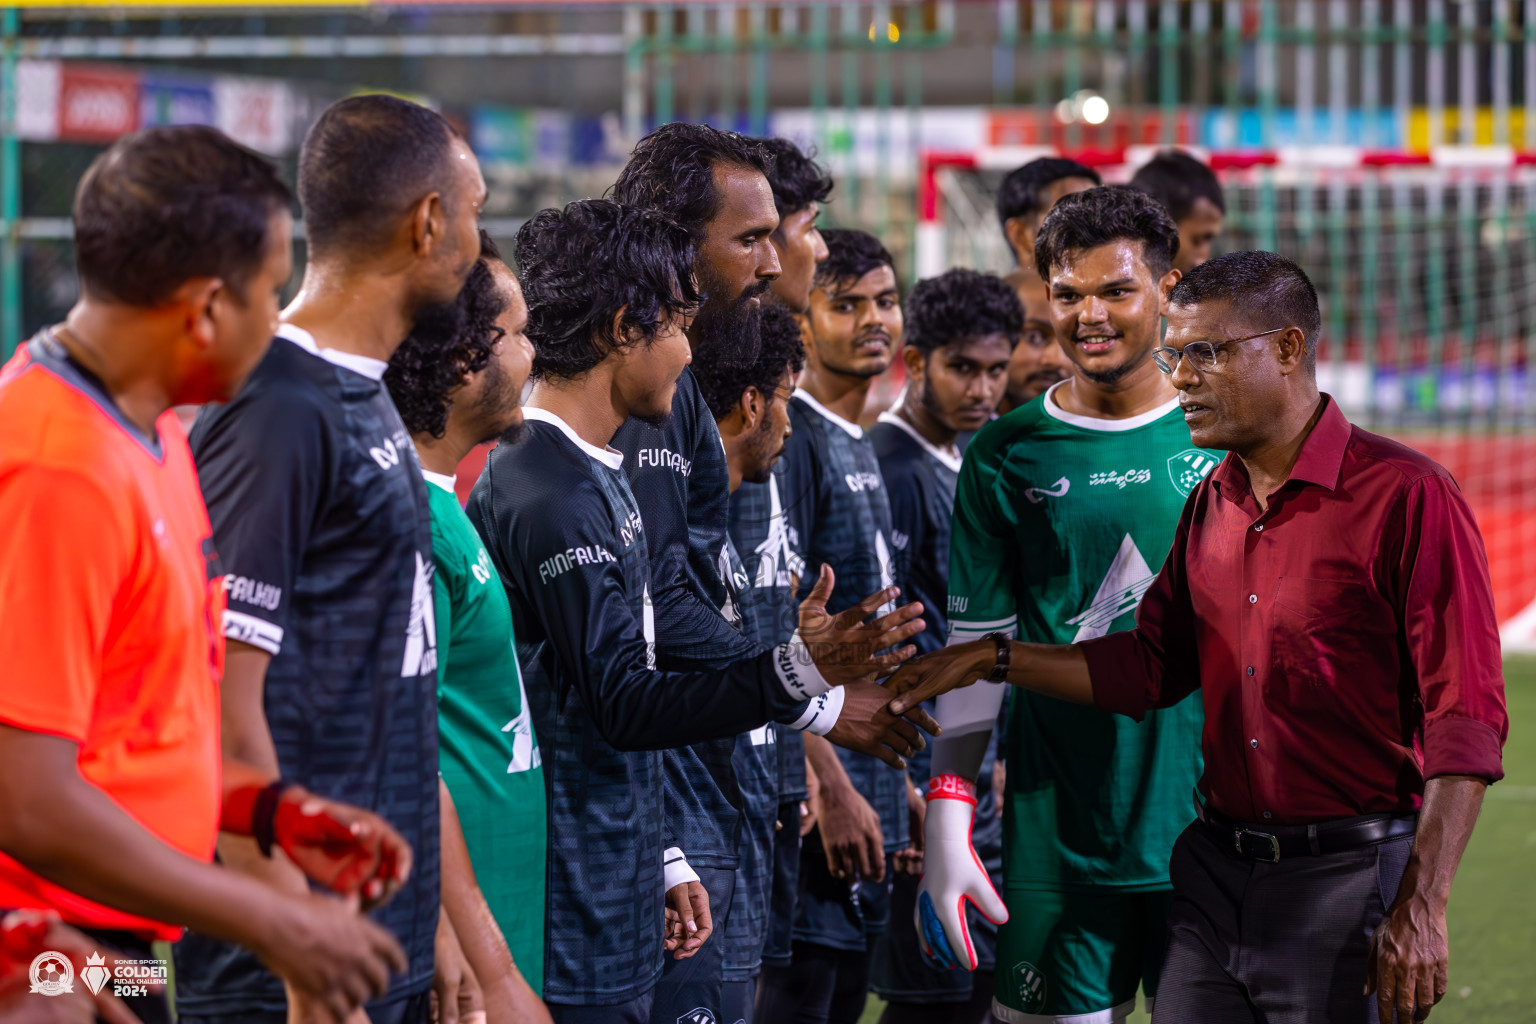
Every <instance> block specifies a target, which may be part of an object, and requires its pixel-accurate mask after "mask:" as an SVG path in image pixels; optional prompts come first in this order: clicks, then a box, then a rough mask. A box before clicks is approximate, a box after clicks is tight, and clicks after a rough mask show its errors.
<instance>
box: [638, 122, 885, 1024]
mask: <svg viewBox="0 0 1536 1024" xmlns="http://www.w3.org/2000/svg"><path fill="white" fill-rule="evenodd" d="M772 167H773V162H772V157H771V156H770V155H769V154H768V152H767V151H766V150H765V149H763V147H762V146H761V145H760V144H759V143H758V142H757V141H756V140H753V139H749V138H747V137H745V136H742V135H738V134H736V133H734V132H725V131H720V130H718V129H715V128H711V127H709V126H707V125H693V124H683V123H673V124H667V125H663V126H661V127H660V128H658V129H656V130H655V131H654V132H652V133H651V134H650V135H648V136H646V137H645V138H644V139H642V140H641V141H640V143H639V144H638V145H637V146H636V147H635V151H634V153H633V155H632V156H631V158H630V161H629V163H628V164H626V165H625V167H624V170H623V171H622V172H621V173H620V175H619V178H618V181H616V182H615V183H614V186H613V188H612V189H611V194H612V196H613V198H614V199H615V200H617V201H619V202H621V203H625V204H628V205H631V206H634V207H636V208H639V209H650V210H656V211H658V212H661V213H663V214H665V215H666V216H668V217H670V218H671V219H673V220H674V221H675V222H676V223H678V224H680V225H682V226H683V227H684V228H685V229H687V230H688V232H689V233H690V234H691V235H692V236H693V238H694V240H695V242H696V245H697V255H696V258H695V264H694V271H695V275H696V278H697V281H698V284H699V288H700V291H701V301H700V304H699V308H698V311H697V313H696V315H695V316H694V318H693V321H692V323H691V324H690V326H689V327H688V340H689V343H690V345H691V347H692V349H693V353H694V355H695V357H696V358H697V360H698V361H699V362H701V363H702V362H704V361H707V360H708V361H718V362H719V363H720V364H722V365H727V366H745V365H748V364H750V363H751V362H752V361H753V360H754V359H756V357H757V348H758V329H759V328H758V315H759V307H760V304H761V297H762V296H763V295H764V294H765V293H766V292H767V291H768V290H769V288H770V287H771V286H772V285H773V282H774V280H775V279H776V278H777V277H778V276H779V274H780V264H779V260H778V255H777V251H776V250H775V248H774V246H773V244H772V241H771V236H772V234H773V233H774V231H775V230H776V229H777V228H778V227H779V215H778V211H777V208H776V206H775V203H774V197H773V192H772V190H771V187H770V185H769V181H768V177H767V175H768V173H769V172H770V171H771V170H772ZM613 444H614V447H615V448H617V449H619V450H620V451H622V452H623V453H624V454H625V455H626V460H625V470H626V472H627V473H628V474H629V479H630V484H631V486H632V487H633V489H634V496H635V500H636V502H637V503H638V504H639V508H640V512H641V515H642V516H643V517H644V520H645V524H646V531H647V543H648V546H649V555H650V559H651V563H652V579H653V581H654V589H653V591H652V600H653V606H654V614H655V618H656V636H657V644H658V648H657V657H658V659H659V660H660V661H661V663H663V664H670V665H674V666H677V667H679V668H698V667H704V666H717V667H718V666H725V665H730V664H733V663H735V662H738V661H740V660H741V659H743V658H745V657H749V656H751V655H753V654H755V653H756V652H757V651H759V650H760V649H761V645H760V644H759V643H757V642H756V641H755V639H754V638H752V637H749V636H746V635H744V634H742V633H741V632H740V631H738V630H737V629H736V628H735V627H734V626H732V625H731V624H730V623H728V622H727V621H726V620H725V618H724V616H723V615H722V610H723V609H724V608H725V607H726V600H727V589H726V586H725V582H724V581H723V580H722V579H721V576H722V573H721V568H720V567H721V564H722V561H721V559H722V555H723V552H724V550H725V546H726V541H727V533H728V527H729V502H730V488H729V471H728V469H727V466H726V460H725V455H724V452H723V451H722V450H721V446H720V436H719V431H718V429H717V428H716V426H715V423H714V418H713V417H712V416H711V415H710V413H709V410H708V408H707V407H706V406H705V404H704V402H703V401H702V399H701V398H700V397H699V393H698V385H697V382H696V381H695V379H694V375H693V373H692V371H691V370H685V371H684V372H683V374H682V376H681V377H680V378H679V380H678V382H677V387H676V389H675V394H674V398H673V403H672V408H671V410H670V413H668V412H667V411H665V410H664V411H663V412H662V413H661V414H660V415H659V417H658V418H655V419H652V420H647V419H644V418H641V417H636V418H635V419H633V420H632V421H631V422H629V423H626V424H625V425H624V426H623V427H622V428H621V429H620V430H619V431H618V433H617V434H616V435H615V436H614V440H613ZM808 582H809V581H808ZM873 589H879V588H878V587H871V590H873ZM868 593H869V591H865V594H868ZM786 639H787V638H786ZM838 696H839V697H840V698H841V699H842V700H843V702H844V703H843V705H842V706H841V707H832V706H828V707H826V708H821V709H811V708H810V707H806V708H804V709H801V710H800V711H799V712H798V713H797V714H796V715H792V716H788V717H787V719H786V721H788V722H791V723H792V724H793V725H794V726H795V727H797V728H802V729H810V730H813V731H815V732H825V733H826V734H827V735H828V737H829V738H830V739H831V740H832V741H833V742H836V743H839V744H845V745H849V746H851V747H852V748H853V749H857V750H860V751H863V752H864V753H866V754H872V755H875V756H881V757H887V758H890V759H892V760H893V762H894V761H896V760H899V758H898V757H897V755H896V754H894V753H892V751H891V749H890V747H889V746H888V745H887V744H886V742H884V739H883V738H882V737H886V724H885V721H886V720H885V718H884V717H883V711H882V709H883V708H884V705H885V694H884V691H881V690H879V689H878V688H876V687H872V686H871V687H860V686H855V687H849V688H846V689H845V690H842V691H839V694H838ZM887 738H889V737H887ZM895 742H897V743H898V744H899V745H900V746H901V747H902V749H905V747H906V746H907V742H906V741H905V740H903V739H897V740H895ZM734 748H735V743H734V741H728V740H721V741H717V742H713V743H700V744H696V745H694V746H692V747H689V748H688V749H680V750H675V751H670V752H668V753H667V755H666V759H665V763H666V772H665V778H666V785H667V790H668V801H667V828H668V832H669V835H670V838H671V840H672V841H671V842H670V843H669V844H668V849H673V850H676V851H677V855H676V856H675V857H674V858H673V863H674V865H677V866H678V867H677V870H679V871H682V870H684V869H686V871H687V873H688V874H690V875H692V874H695V873H697V874H698V875H700V876H702V878H701V879H699V880H695V881H693V882H692V892H693V899H694V900H695V901H697V902H698V903H699V904H700V906H701V909H703V910H705V911H706V913H707V915H708V916H707V917H706V918H703V919H701V921H700V924H701V930H700V931H699V932H698V933H697V934H696V935H695V936H693V937H692V938H691V939H690V940H689V941H688V942H687V943H685V945H684V947H683V948H682V949H679V950H678V951H677V956H675V957H673V958H671V959H669V960H668V961H667V966H666V976H665V977H664V978H663V979H662V984H661V987H660V989H659V990H658V993H657V997H656V1011H655V1012H656V1020H657V1021H658V1024H674V1022H675V1020H676V1019H677V1017H679V1016H681V1015H683V1014H685V1013H687V1012H689V1011H692V1010H695V1009H700V1008H702V1009H705V1010H710V1011H713V1010H714V1009H715V1007H717V1006H718V1005H719V998H720V991H721V984H722V980H721V979H722V972H723V965H722V960H721V957H722V955H723V944H721V943H715V944H713V945H708V944H705V943H704V940H705V938H707V937H708V934H709V931H710V928H711V926H712V925H717V924H722V923H724V922H725V921H726V920H728V917H729V908H730V902H731V901H730V891H731V888H732V886H733V885H734V883H735V869H736V865H737V861H738V859H739V852H738V849H737V845H738V844H737V838H736V836H737V832H738V830H739V827H740V813H739V811H738V809H737V807H738V804H739V803H740V797H739V793H738V787H737V784H736V780H735V778H734V773H733V771H732V768H731V761H732V758H733V756H734ZM679 877H681V875H680V876H679Z"/></svg>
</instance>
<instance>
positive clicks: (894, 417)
mask: <svg viewBox="0 0 1536 1024" xmlns="http://www.w3.org/2000/svg"><path fill="white" fill-rule="evenodd" d="M880 422H881V423H889V424H890V425H891V426H893V427H900V428H901V429H902V430H905V431H906V432H907V433H908V434H911V435H912V440H914V441H916V442H917V443H918V444H920V445H922V446H923V450H924V451H926V452H927V453H928V454H929V455H932V456H933V457H934V458H936V459H938V460H939V462H940V463H941V464H942V465H945V466H948V467H949V468H950V470H951V471H952V472H955V473H958V472H960V452H959V451H958V450H957V449H956V448H954V447H953V446H951V447H950V448H949V450H948V451H945V450H944V449H943V448H940V447H939V446H938V445H936V444H934V443H933V442H932V441H930V440H928V439H927V438H926V437H924V436H923V435H922V434H919V433H918V432H917V428H916V427H914V426H913V425H912V424H910V423H908V422H907V421H906V420H905V419H903V418H902V417H901V415H900V414H899V413H894V412H891V411H890V410H889V409H887V410H886V411H885V412H883V413H881V414H880Z"/></svg>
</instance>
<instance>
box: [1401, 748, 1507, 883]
mask: <svg viewBox="0 0 1536 1024" xmlns="http://www.w3.org/2000/svg"><path fill="white" fill-rule="evenodd" d="M1487 788H1488V783H1487V782H1486V781H1485V780H1483V779H1479V778H1474V777H1472V776H1470V775H1444V776H1440V777H1438V778H1433V779H1430V780H1429V781H1428V782H1426V783H1425V784H1424V804H1423V806H1422V807H1420V809H1419V827H1418V831H1417V833H1416V834H1415V835H1414V838H1413V850H1412V852H1411V853H1409V855H1408V866H1407V868H1406V869H1405V870H1404V871H1403V879H1402V882H1401V883H1400V884H1399V885H1398V890H1397V900H1396V901H1394V902H1401V901H1402V900H1405V899H1409V898H1412V897H1414V896H1417V897H1419V898H1421V899H1424V900H1425V901H1427V902H1428V903H1429V904H1430V905H1431V906H1432V907H1434V908H1435V909H1437V910H1444V908H1445V905H1446V902H1447V901H1448V900H1449V899H1450V895H1451V880H1452V879H1453V878H1454V877H1455V875H1456V868H1457V866H1458V865H1459V864H1460V863H1461V855H1462V854H1463V853H1464V852H1465V851H1466V849H1467V840H1468V839H1470V838H1471V837H1472V826H1474V825H1475V824H1477V814H1478V811H1479V810H1481V808H1482V806H1483V793H1484V791H1485V790H1487Z"/></svg>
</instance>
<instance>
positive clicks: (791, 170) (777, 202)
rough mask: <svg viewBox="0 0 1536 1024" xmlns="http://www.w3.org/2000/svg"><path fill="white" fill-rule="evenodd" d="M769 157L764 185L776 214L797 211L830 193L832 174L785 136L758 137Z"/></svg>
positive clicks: (822, 200) (784, 215)
mask: <svg viewBox="0 0 1536 1024" xmlns="http://www.w3.org/2000/svg"><path fill="white" fill-rule="evenodd" d="M758 141H759V142H761V143H762V144H763V148H764V149H766V150H767V151H768V154H769V155H770V156H772V157H773V170H772V171H771V172H770V173H769V175H768V185H769V187H771V188H772V189H773V205H774V208H775V209H777V210H778V211H779V216H780V217H781V218H782V217H788V216H789V215H790V214H792V213H799V212H800V211H801V210H803V209H805V208H806V207H807V206H810V205H811V204H812V203H824V202H826V201H827V199H828V197H830V196H831V195H832V175H830V174H828V173H827V169H826V168H825V167H822V166H821V165H820V164H818V163H817V162H816V161H815V160H814V159H813V154H811V153H806V152H805V151H804V150H802V149H801V148H800V147H799V146H797V145H795V144H794V143H793V142H790V141H789V140H788V139H781V138H778V137H774V138H769V139H759V140H758Z"/></svg>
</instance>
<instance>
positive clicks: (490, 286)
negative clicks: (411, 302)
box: [384, 230, 507, 437]
mask: <svg viewBox="0 0 1536 1024" xmlns="http://www.w3.org/2000/svg"><path fill="white" fill-rule="evenodd" d="M500 261H501V250H500V249H498V248H497V247H496V243H495V242H494V241H492V240H491V236H490V235H488V234H486V233H485V231H483V230H482V231H481V232H480V258H479V259H477V260H476V261H475V265H474V267H472V268H471V269H470V271H469V277H468V278H467V279H466V280H465V282H464V288H463V290H462V291H460V292H459V301H458V307H459V308H458V314H459V315H458V317H457V318H456V325H455V328H456V329H453V330H451V331H449V332H448V336H447V337H444V336H443V335H442V334H440V333H437V332H434V331H432V330H431V328H430V327H426V326H424V325H420V324H418V325H417V326H416V327H414V328H413V329H412V331H411V333H410V334H408V335H406V338H405V341H403V342H401V344H400V347H399V348H397V349H395V354H394V355H392V356H390V357H389V369H387V370H385V371H384V386H385V387H387V388H389V396H390V397H391V398H393V399H394V401H395V408H396V409H397V410H399V412H400V419H401V420H402V421H404V423H405V429H406V430H409V431H410V432H411V433H413V434H430V435H432V436H433V437H442V436H443V433H444V432H445V431H446V430H447V429H448V410H449V407H450V406H452V404H453V399H452V398H451V397H450V396H451V395H452V394H453V392H454V391H457V390H458V389H459V388H460V387H462V386H463V384H464V377H465V376H466V375H467V374H471V373H479V372H480V371H481V370H483V369H485V367H486V364H487V363H489V362H490V361H491V355H492V353H493V352H494V351H495V349H496V343H497V342H498V341H500V340H501V338H502V335H503V334H504V333H505V332H504V331H503V330H502V329H501V328H500V327H498V326H496V321H497V320H498V319H499V318H500V317H501V315H502V314H503V313H505V312H506V311H507V298H506V296H505V295H504V294H503V293H502V292H501V291H500V290H499V289H498V288H497V287H496V277H495V273H494V271H493V270H492V268H491V263H492V262H500Z"/></svg>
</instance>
